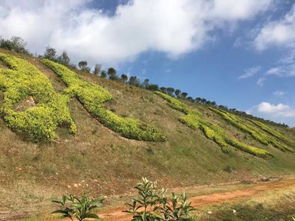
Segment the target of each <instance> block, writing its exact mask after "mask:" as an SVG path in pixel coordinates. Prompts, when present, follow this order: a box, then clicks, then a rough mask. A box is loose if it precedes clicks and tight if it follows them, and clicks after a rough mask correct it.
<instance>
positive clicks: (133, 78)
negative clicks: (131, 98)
mask: <svg viewBox="0 0 295 221" xmlns="http://www.w3.org/2000/svg"><path fill="white" fill-rule="evenodd" d="M129 84H130V85H133V86H136V87H138V86H139V85H140V81H139V79H138V78H137V77H136V76H131V77H130V78H129Z"/></svg>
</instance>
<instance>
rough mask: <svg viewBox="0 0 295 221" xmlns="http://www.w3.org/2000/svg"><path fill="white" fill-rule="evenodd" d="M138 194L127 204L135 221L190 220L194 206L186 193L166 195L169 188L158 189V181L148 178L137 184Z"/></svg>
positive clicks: (128, 211) (127, 211)
mask: <svg viewBox="0 0 295 221" xmlns="http://www.w3.org/2000/svg"><path fill="white" fill-rule="evenodd" d="M135 189H136V190H137V192H138V196H137V197H136V198H134V199H132V201H131V203H128V204H126V205H127V206H128V210H126V211H124V212H126V213H129V214H132V216H133V217H132V220H133V221H190V220H192V218H191V211H193V210H194V208H193V207H192V206H191V203H190V202H188V199H187V197H186V195H185V194H182V195H177V194H175V193H172V196H171V197H167V196H166V192H167V190H165V189H161V190H157V183H155V182H151V181H149V180H148V179H146V178H142V181H141V182H140V183H138V184H137V185H136V186H135Z"/></svg>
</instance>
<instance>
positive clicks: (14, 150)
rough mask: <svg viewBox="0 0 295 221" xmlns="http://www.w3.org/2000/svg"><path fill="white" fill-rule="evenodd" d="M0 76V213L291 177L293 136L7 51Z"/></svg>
mask: <svg viewBox="0 0 295 221" xmlns="http://www.w3.org/2000/svg"><path fill="white" fill-rule="evenodd" d="M0 68H1V69H0V105H1V110H0V113H1V120H0V130H1V133H0V166H1V171H0V197H1V198H2V199H3V200H2V202H1V203H2V204H1V205H0V209H3V210H5V209H6V210H11V209H12V210H13V209H14V208H17V207H18V208H21V210H30V209H32V210H33V209H38V208H43V207H46V205H47V199H48V198H49V197H51V196H56V195H60V194H62V193H64V192H71V193H83V192H86V193H90V194H91V195H95V196H96V195H101V194H106V195H110V194H122V193H127V192H129V190H130V189H131V187H132V186H133V185H134V183H136V182H137V181H138V180H139V179H140V178H141V177H142V176H146V177H148V178H149V179H152V180H158V181H159V183H160V184H165V186H166V187H174V186H190V185H196V184H211V183H221V182H231V181H235V180H250V179H252V178H257V177H269V176H283V175H294V172H295V171H294V168H295V161H294V151H295V139H294V137H295V134H294V129H290V128H289V129H288V128H285V127H281V126H278V125H277V126H275V125H273V124H267V123H266V122H262V121H259V120H253V119H250V118H247V117H242V116H238V115H236V114H234V113H231V112H227V111H225V110H222V109H218V108H215V107H211V106H206V105H200V104H196V103H192V102H189V101H186V100H181V99H176V98H173V97H171V96H169V95H167V94H163V93H162V92H152V91H148V90H144V89H140V88H137V87H133V86H129V85H126V84H123V83H120V82H117V81H112V80H107V79H102V78H99V77H97V76H95V75H91V74H87V73H83V72H79V71H76V70H71V69H69V68H67V67H65V66H62V65H60V64H57V63H54V62H52V61H49V60H42V59H38V58H34V57H31V56H27V55H21V54H13V53H12V52H8V51H5V50H0Z"/></svg>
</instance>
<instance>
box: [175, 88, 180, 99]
mask: <svg viewBox="0 0 295 221" xmlns="http://www.w3.org/2000/svg"><path fill="white" fill-rule="evenodd" d="M180 93H181V91H180V90H179V89H176V90H175V95H176V97H179V95H180Z"/></svg>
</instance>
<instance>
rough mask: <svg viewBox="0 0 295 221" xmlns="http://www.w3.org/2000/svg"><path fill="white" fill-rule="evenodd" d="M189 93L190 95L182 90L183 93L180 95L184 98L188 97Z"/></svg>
mask: <svg viewBox="0 0 295 221" xmlns="http://www.w3.org/2000/svg"><path fill="white" fill-rule="evenodd" d="M187 95H188V93H186V92H182V93H181V94H180V97H181V98H183V99H185V98H186V97H187Z"/></svg>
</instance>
